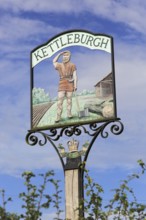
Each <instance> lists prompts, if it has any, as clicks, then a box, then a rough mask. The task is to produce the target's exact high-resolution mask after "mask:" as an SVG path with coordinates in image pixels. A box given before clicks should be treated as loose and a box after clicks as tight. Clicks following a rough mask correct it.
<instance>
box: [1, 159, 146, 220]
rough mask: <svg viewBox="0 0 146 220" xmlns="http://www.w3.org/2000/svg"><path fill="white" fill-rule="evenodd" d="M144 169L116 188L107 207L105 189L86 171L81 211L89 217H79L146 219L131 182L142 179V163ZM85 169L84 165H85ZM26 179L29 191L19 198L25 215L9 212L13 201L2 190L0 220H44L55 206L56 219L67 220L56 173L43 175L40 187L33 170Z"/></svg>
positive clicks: (89, 219) (86, 219) (82, 219)
mask: <svg viewBox="0 0 146 220" xmlns="http://www.w3.org/2000/svg"><path fill="white" fill-rule="evenodd" d="M138 163H139V165H140V167H141V170H140V172H139V173H134V174H132V175H130V176H128V177H127V178H126V179H125V180H123V181H121V184H120V186H119V187H117V188H115V189H113V190H112V191H113V196H112V199H110V201H109V202H108V204H107V205H106V206H105V205H103V193H104V190H103V188H102V187H101V186H100V185H99V184H98V183H95V182H94V180H93V179H92V178H91V177H90V175H89V171H88V170H86V169H84V172H85V184H84V189H85V195H86V196H85V199H84V200H82V201H81V203H80V206H79V208H78V209H79V210H83V208H84V213H85V217H83V216H79V220H109V219H113V220H146V204H141V203H138V201H137V198H136V196H135V193H134V190H133V189H132V188H131V187H130V183H131V181H132V180H134V179H139V178H140V177H141V175H143V174H144V173H145V171H146V165H145V163H144V162H143V161H142V160H139V161H138ZM83 167H84V166H83ZM22 177H23V178H24V180H25V183H24V184H25V186H26V191H25V192H22V193H20V195H19V197H20V199H22V201H23V205H22V208H23V209H24V210H25V211H24V214H21V215H17V214H15V213H9V212H7V211H6V205H7V203H8V202H12V199H11V197H8V198H6V197H5V190H0V195H1V198H2V204H1V205H0V220H20V219H25V220H41V216H42V213H43V210H44V209H49V208H50V206H51V205H53V207H54V208H55V209H56V217H55V218H54V220H63V219H61V218H60V214H61V212H62V210H61V209H60V204H61V196H60V193H61V192H62V191H61V190H60V188H59V183H60V181H59V180H55V179H54V172H53V171H48V172H46V173H45V174H39V177H40V178H41V180H42V184H40V185H38V184H36V182H35V180H36V181H37V179H38V177H36V175H35V174H34V173H32V172H31V171H26V172H24V173H23V174H22ZM49 186H50V187H52V186H53V187H54V190H55V191H54V193H53V194H50V195H48V193H47V192H46V189H48V187H49ZM50 191H52V190H50Z"/></svg>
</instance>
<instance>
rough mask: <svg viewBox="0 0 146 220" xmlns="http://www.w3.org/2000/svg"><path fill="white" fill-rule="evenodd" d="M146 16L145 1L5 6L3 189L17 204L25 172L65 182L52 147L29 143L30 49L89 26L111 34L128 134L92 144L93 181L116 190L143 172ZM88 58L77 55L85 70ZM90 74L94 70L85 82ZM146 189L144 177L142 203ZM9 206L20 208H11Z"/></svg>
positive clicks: (65, 0)
mask: <svg viewBox="0 0 146 220" xmlns="http://www.w3.org/2000/svg"><path fill="white" fill-rule="evenodd" d="M57 5H58V6H59V7H57ZM145 14H146V2H145V1H143V0H129V1H125V0H124V1H120V0H119V1H116V0H115V1H114V0H110V1H109V0H99V1H94V0H90V1H89V0H84V1H79V0H74V1H72V0H62V1H61V3H60V0H43V1H39V0H33V1H30V0H29V1H28V0H25V1H24V2H23V4H22V2H21V1H19V0H13V1H10V0H5V1H3V2H2V1H1V2H0V58H1V59H0V75H1V80H0V94H1V98H0V106H1V107H0V122H1V132H0V140H1V143H0V188H5V189H6V192H7V195H8V196H12V197H13V196H14V202H13V203H15V201H17V195H18V192H19V191H21V189H23V181H22V179H21V178H20V176H21V173H22V172H23V171H24V170H32V171H36V172H40V171H45V170H47V169H55V170H56V172H57V175H58V176H59V177H60V178H62V179H63V175H62V170H61V169H62V168H61V164H60V161H59V160H58V158H57V154H56V152H55V151H54V150H53V149H52V147H51V146H50V145H49V144H48V145H47V146H46V147H43V148H40V147H38V146H36V147H30V146H28V145H27V144H26V143H25V135H26V133H27V130H28V129H29V128H30V111H29V110H30V99H29V97H30V72H29V71H30V51H31V50H32V49H34V48H35V47H37V46H38V45H41V44H43V43H45V42H47V41H48V40H49V39H50V38H52V37H54V36H55V35H57V34H59V33H61V32H63V31H67V30H72V29H85V30H88V31H91V32H96V33H104V34H108V35H112V36H113V37H114V43H115V46H114V47H115V74H116V91H117V113H118V116H119V117H120V118H121V120H122V122H123V124H124V126H125V129H124V132H123V133H122V134H121V135H120V136H114V135H112V134H110V135H109V137H108V138H107V139H102V138H99V139H98V140H97V141H96V142H95V144H94V146H93V149H92V150H91V153H90V155H89V159H88V164H87V165H88V167H89V168H90V169H91V170H92V173H93V175H94V177H95V178H97V179H98V181H99V183H100V182H101V183H103V184H104V187H105V188H106V189H111V188H114V186H116V185H118V183H119V182H120V180H121V179H123V178H124V177H125V176H127V175H128V174H129V173H132V172H134V171H135V170H137V169H138V167H137V163H136V161H137V160H138V159H143V160H144V161H146V116H145V112H146V104H145V94H146V86H145V85H146V71H145V69H146V63H145V57H146V51H145V46H146V40H145V39H146V23H145V19H144V17H145ZM79 55H80V54H78V56H79ZM84 56H86V59H87V61H88V62H87V63H83V59H82V57H81V56H80V59H81V60H80V65H81V66H82V67H84V68H88V66H90V64H91V63H92V57H91V56H90V54H88V53H87V54H84ZM102 62H103V63H104V60H103V61H102ZM97 64H98V61H97ZM90 67H91V66H90ZM92 68H93V71H94V65H92ZM48 74H49V72H48ZM90 77H91V76H90V73H89V78H85V79H84V85H87V84H88V82H89V81H90ZM54 83H55V82H54ZM52 86H53V81H52ZM84 140H86V138H85V139H84ZM82 142H83V140H81V143H82ZM63 143H64V144H66V140H65V139H64V140H63ZM145 185H146V178H145V177H142V178H141V180H139V181H136V182H135V183H134V185H133V187H135V189H136V192H137V194H138V199H139V201H141V202H146V194H145V190H144V189H145ZM12 186H16V190H14V189H12ZM106 196H107V197H106V198H105V199H107V198H108V193H107V194H106ZM9 209H10V210H13V211H15V210H16V211H20V207H18V206H17V205H12V204H11V205H10V206H9ZM52 212H53V211H52ZM49 215H50V217H48V218H49V219H51V218H53V217H51V213H50V212H49V213H46V214H45V216H49ZM52 216H53V213H52ZM46 219H47V217H44V219H43V220H46Z"/></svg>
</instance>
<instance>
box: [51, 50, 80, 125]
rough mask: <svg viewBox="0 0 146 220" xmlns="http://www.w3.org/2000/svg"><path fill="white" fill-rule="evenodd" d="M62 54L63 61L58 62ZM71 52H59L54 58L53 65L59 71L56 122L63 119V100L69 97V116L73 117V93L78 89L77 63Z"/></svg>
mask: <svg viewBox="0 0 146 220" xmlns="http://www.w3.org/2000/svg"><path fill="white" fill-rule="evenodd" d="M61 56H62V62H61V63H60V62H58V59H59V58H60V57H61ZM70 59H71V52H70V51H64V52H61V53H59V54H58V55H57V56H56V57H55V58H54V59H53V65H54V67H55V69H56V70H57V71H58V73H59V77H60V80H59V88H58V102H57V118H56V121H55V122H56V123H58V122H59V121H60V120H61V115H62V111H63V101H64V98H65V97H66V99H67V116H68V118H69V119H71V118H72V113H71V109H72V95H73V92H74V91H75V90H77V73H76V66H75V64H73V63H71V62H70Z"/></svg>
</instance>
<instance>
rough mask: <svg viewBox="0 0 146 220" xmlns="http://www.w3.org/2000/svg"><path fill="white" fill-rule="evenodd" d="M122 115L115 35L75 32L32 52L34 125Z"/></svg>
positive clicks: (50, 125) (76, 122)
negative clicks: (118, 112) (117, 94)
mask: <svg viewBox="0 0 146 220" xmlns="http://www.w3.org/2000/svg"><path fill="white" fill-rule="evenodd" d="M116 117H117V116H116V97H115V72H114V51H113V38H112V37H111V36H108V35H103V34H93V33H91V32H88V31H82V30H72V31H68V32H64V33H61V34H59V35H57V36H55V37H54V38H52V39H50V40H49V41H48V42H47V43H45V44H43V45H40V46H39V47H37V48H35V49H34V50H33V51H32V52H31V129H34V130H35V129H36V130H39V129H41V130H43V129H48V128H59V127H66V126H72V125H80V124H89V123H94V122H101V121H107V120H110V119H114V118H116Z"/></svg>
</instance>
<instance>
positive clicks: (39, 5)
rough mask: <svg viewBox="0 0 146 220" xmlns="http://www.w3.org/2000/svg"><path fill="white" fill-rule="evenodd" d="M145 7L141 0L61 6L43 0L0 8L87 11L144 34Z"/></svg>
mask: <svg viewBox="0 0 146 220" xmlns="http://www.w3.org/2000/svg"><path fill="white" fill-rule="evenodd" d="M58 5H59V7H58ZM145 6H146V3H145V2H144V1H142V0H129V1H116V0H111V1H109V0H99V1H94V0H90V1H89V0H84V1H78V0H75V1H72V0H62V1H61V4H60V1H59V0H55V1H54V0H49V1H48V0H43V1H41V2H40V1H39V0H35V1H29V0H26V1H24V2H23V4H21V1H19V0H14V1H10V0H5V1H4V2H3V4H1V5H0V8H1V9H4V10H11V11H13V12H44V13H45V12H46V13H49V12H55V13H61V12H63V13H68V14H69V13H81V12H87V11H88V12H91V13H94V14H95V15H99V16H102V17H103V18H107V19H110V20H112V21H114V22H122V23H124V24H126V25H127V26H129V27H131V28H132V29H135V30H136V31H139V32H141V33H144V34H145V33H146V24H145V20H144V19H143V18H144V17H145V14H146V7H145ZM48 16H49V14H48ZM26 25H27V21H26ZM19 28H20V27H19Z"/></svg>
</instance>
